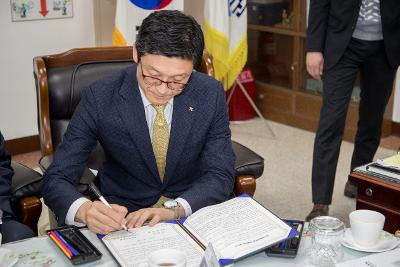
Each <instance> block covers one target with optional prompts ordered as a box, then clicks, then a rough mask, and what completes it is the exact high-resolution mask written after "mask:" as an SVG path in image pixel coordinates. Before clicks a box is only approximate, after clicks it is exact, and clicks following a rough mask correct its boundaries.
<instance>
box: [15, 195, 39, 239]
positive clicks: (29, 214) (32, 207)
mask: <svg viewBox="0 0 400 267" xmlns="http://www.w3.org/2000/svg"><path fill="white" fill-rule="evenodd" d="M18 202H19V203H18V205H19V212H20V216H19V220H20V222H21V223H23V224H25V225H27V226H29V227H30V228H31V229H32V231H33V232H34V233H35V234H36V235H37V234H38V221H39V218H40V214H41V213H42V202H41V201H40V199H39V198H38V197H37V196H30V197H23V198H21V199H19V201H18Z"/></svg>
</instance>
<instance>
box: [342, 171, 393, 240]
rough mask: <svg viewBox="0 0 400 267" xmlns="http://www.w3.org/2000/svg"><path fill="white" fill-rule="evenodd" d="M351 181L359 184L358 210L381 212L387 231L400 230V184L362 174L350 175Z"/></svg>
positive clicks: (354, 173)
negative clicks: (384, 218)
mask: <svg viewBox="0 0 400 267" xmlns="http://www.w3.org/2000/svg"><path fill="white" fill-rule="evenodd" d="M349 179H350V180H351V181H353V182H355V183H357V184H358V196H357V206H356V208H357V209H369V210H375V211H378V212H381V213H382V214H383V215H385V217H386V220H385V225H384V229H385V230H386V231H388V232H390V233H394V232H395V231H396V230H400V184H397V183H393V182H390V181H387V180H384V179H381V178H377V177H374V176H371V175H368V174H365V173H360V172H352V173H350V175H349Z"/></svg>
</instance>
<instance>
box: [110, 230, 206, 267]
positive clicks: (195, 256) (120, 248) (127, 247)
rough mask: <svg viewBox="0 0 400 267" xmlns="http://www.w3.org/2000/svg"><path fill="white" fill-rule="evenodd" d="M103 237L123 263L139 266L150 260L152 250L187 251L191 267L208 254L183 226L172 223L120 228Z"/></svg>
mask: <svg viewBox="0 0 400 267" xmlns="http://www.w3.org/2000/svg"><path fill="white" fill-rule="evenodd" d="M102 240H103V242H104V244H105V245H106V246H107V247H108V249H109V250H110V252H111V253H112V254H113V256H114V257H115V259H116V260H117V261H118V262H119V263H120V264H121V266H129V267H134V266H139V264H140V263H144V262H146V259H147V257H148V256H149V254H151V253H152V252H154V251H156V250H158V249H164V248H173V249H178V250H180V251H183V252H184V253H185V254H186V261H187V263H186V266H187V267H191V266H193V267H194V266H196V267H198V266H200V262H201V260H202V257H203V254H204V251H203V250H202V249H201V247H200V246H199V245H198V244H197V243H196V242H194V241H193V240H192V239H191V238H190V237H189V236H188V235H187V234H186V233H185V232H184V230H182V228H181V227H180V226H179V225H177V224H171V223H158V224H156V225H155V226H153V227H149V226H143V227H140V228H131V229H129V231H125V230H121V231H116V232H112V233H110V234H108V235H106V236H105V237H104V238H103V239H102Z"/></svg>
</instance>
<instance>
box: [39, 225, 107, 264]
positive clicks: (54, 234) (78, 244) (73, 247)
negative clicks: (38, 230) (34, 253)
mask: <svg viewBox="0 0 400 267" xmlns="http://www.w3.org/2000/svg"><path fill="white" fill-rule="evenodd" d="M46 232H47V235H48V236H49V237H50V239H51V240H52V241H53V242H54V244H56V246H57V247H58V248H59V249H60V250H61V251H62V252H63V253H64V255H65V256H66V257H67V258H68V259H69V260H70V261H71V262H72V264H74V265H77V264H82V263H86V262H90V261H94V260H97V259H100V258H101V256H102V254H101V253H100V251H98V249H97V248H96V247H95V246H94V245H93V244H92V243H91V242H90V241H89V240H88V239H87V238H86V237H85V236H84V235H83V234H82V233H81V232H80V230H79V229H78V228H77V227H75V226H64V227H60V228H56V229H50V230H48V231H46Z"/></svg>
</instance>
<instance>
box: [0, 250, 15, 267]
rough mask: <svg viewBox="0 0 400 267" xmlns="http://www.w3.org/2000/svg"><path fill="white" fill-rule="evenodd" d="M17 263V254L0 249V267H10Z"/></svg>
mask: <svg viewBox="0 0 400 267" xmlns="http://www.w3.org/2000/svg"><path fill="white" fill-rule="evenodd" d="M17 261H18V254H17V253H15V252H14V251H12V250H11V249H8V248H4V247H0V266H2V267H11V266H13V265H14V264H15V263H17Z"/></svg>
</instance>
